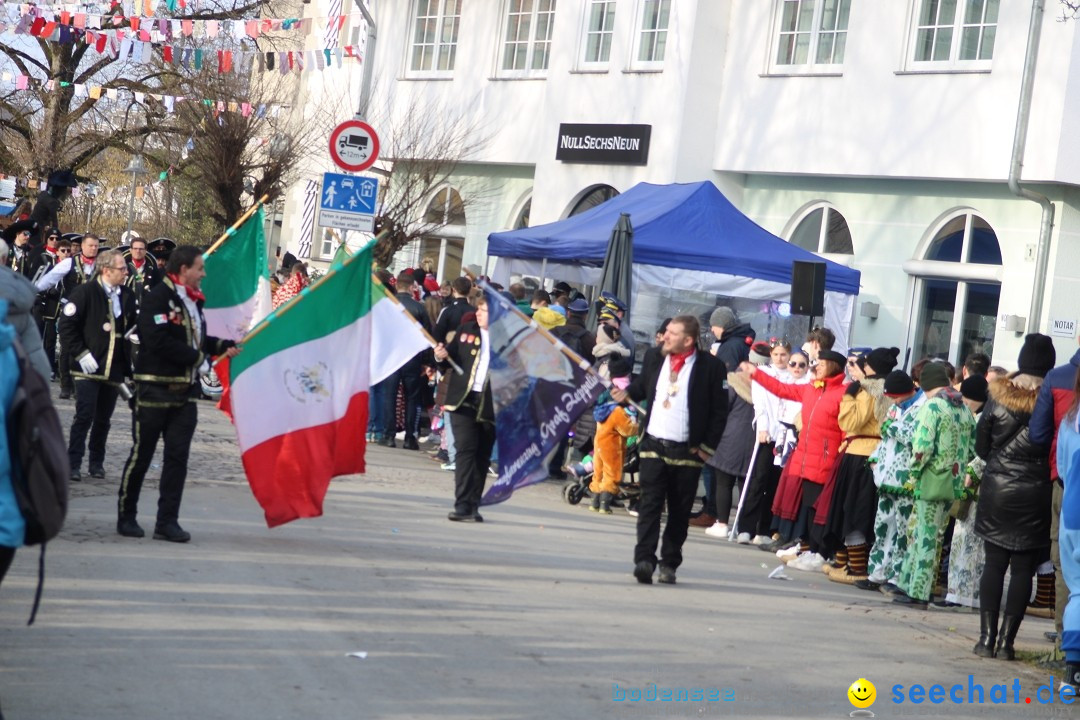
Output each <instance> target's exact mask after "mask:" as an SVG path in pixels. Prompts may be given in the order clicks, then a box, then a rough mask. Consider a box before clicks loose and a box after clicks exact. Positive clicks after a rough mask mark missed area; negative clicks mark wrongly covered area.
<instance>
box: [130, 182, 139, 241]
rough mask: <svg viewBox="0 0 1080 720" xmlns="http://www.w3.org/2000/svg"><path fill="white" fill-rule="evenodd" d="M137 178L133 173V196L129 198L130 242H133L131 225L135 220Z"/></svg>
mask: <svg viewBox="0 0 1080 720" xmlns="http://www.w3.org/2000/svg"><path fill="white" fill-rule="evenodd" d="M137 178H138V176H137V175H136V174H135V173H131V197H129V198H128V227H127V237H128V242H131V226H132V224H133V223H134V222H135V181H136V179H137Z"/></svg>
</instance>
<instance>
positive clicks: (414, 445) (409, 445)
mask: <svg viewBox="0 0 1080 720" xmlns="http://www.w3.org/2000/svg"><path fill="white" fill-rule="evenodd" d="M401 447H402V449H404V450H419V449H420V443H419V442H417V441H416V438H414V437H407V438H405V440H404V441H402V443H401Z"/></svg>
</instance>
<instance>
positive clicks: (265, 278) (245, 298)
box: [202, 207, 270, 374]
mask: <svg viewBox="0 0 1080 720" xmlns="http://www.w3.org/2000/svg"><path fill="white" fill-rule="evenodd" d="M263 222H264V220H263V210H262V208H261V207H260V208H259V209H258V210H256V211H255V212H254V213H253V214H252V215H251V217H249V218H248V219H247V220H246V221H245V222H244V224H243V225H241V226H240V227H239V228H238V229H237V230H236V231H235V232H234V233H233V234H232V235H231V236H230V237H229V238H228V239H227V240H225V242H224V243H222V245H221V246H220V247H219V248H218V249H217V250H216V251H214V252H213V253H211V254H210V255H204V256H203V258H204V260H205V262H206V280H204V281H203V285H202V289H203V294H204V295H206V304H205V306H204V308H203V310H204V312H205V314H206V332H207V334H208V335H213V336H215V337H219V338H227V339H229V340H239V339H240V338H242V337H243V336H244V335H245V334H246V333H247V332H248V330H250V329H251V328H252V327H254V326H255V324H256V323H258V322H259V321H260V320H262V319H263V318H264V317H266V315H267V314H268V313H269V312H270V269H269V266H268V265H267V253H266V238H265V237H264V233H263ZM219 374H220V373H219Z"/></svg>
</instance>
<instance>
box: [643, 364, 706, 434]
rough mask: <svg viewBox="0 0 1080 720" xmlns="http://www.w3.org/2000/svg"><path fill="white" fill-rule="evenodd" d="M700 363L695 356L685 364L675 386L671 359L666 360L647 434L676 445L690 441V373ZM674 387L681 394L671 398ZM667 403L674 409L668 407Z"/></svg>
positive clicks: (662, 367) (661, 368)
mask: <svg viewBox="0 0 1080 720" xmlns="http://www.w3.org/2000/svg"><path fill="white" fill-rule="evenodd" d="M696 360H697V353H696V352H695V353H693V354H691V355H690V357H688V358H687V359H686V362H685V363H683V366H682V368H680V369H679V375H678V377H677V378H676V380H675V382H674V383H672V382H671V357H670V356H668V357H665V358H664V364H663V365H661V366H660V374H659V375H658V376H657V378H656V393H655V395H654V399H653V406H652V407H651V408H649V425H648V428H647V432H648V433H649V434H650V435H652V436H653V437H655V438H660V439H661V440H671V441H672V442H686V441H687V440H688V439H689V438H690V387H689V385H690V371H691V369H693V367H694V362H695V361H696ZM672 385H676V386H677V387H678V390H677V391H676V393H675V394H674V395H672V396H670V397H668V389H669V388H670V387H671V386H672ZM665 400H667V401H668V405H670V407H664V401H665Z"/></svg>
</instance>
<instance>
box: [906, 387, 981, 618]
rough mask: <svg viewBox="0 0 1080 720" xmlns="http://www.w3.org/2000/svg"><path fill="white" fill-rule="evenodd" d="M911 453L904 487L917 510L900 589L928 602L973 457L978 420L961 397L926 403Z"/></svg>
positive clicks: (946, 393) (949, 392) (946, 395)
mask: <svg viewBox="0 0 1080 720" xmlns="http://www.w3.org/2000/svg"><path fill="white" fill-rule="evenodd" d="M911 450H912V459H911V476H910V477H909V478H908V481H907V483H906V486H907V487H908V488H910V489H911V490H912V491H913V492H914V493H915V509H914V511H913V512H912V514H911V518H910V520H909V521H908V547H907V553H906V554H905V555H904V560H903V563H902V565H901V567H900V578H899V580H898V581H897V585H898V586H899V587H900V589H901V590H903V591H904V592H906V593H907V594H908V596H910V597H912V598H914V599H916V600H921V601H923V602H926V601H928V600H929V599H930V593H931V591H932V590H933V589H934V580H935V578H936V577H937V566H938V562H939V561H940V559H941V541H942V538H943V536H944V535H945V526H946V525H947V524H948V519H949V507H950V506H951V505H952V502H953V500H954V499H956V498H958V497H960V494H961V492H962V491H963V486H964V469H965V467H966V466H967V464H968V462H970V461H971V458H973V457H975V418H974V416H973V415H972V414H971V411H970V410H968V409H967V407H966V406H965V405H964V401H963V398H961V397H960V393H958V392H956V391H955V390H953V389H952V388H945V389H943V390H941V391H940V392H939V393H938V394H937V395H935V396H934V397H933V398H931V399H929V400H927V402H926V403H925V404H924V405H923V406H922V408H921V409H920V410H919V412H918V414H917V416H916V418H915V436H914V439H913V440H912V445H911Z"/></svg>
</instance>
